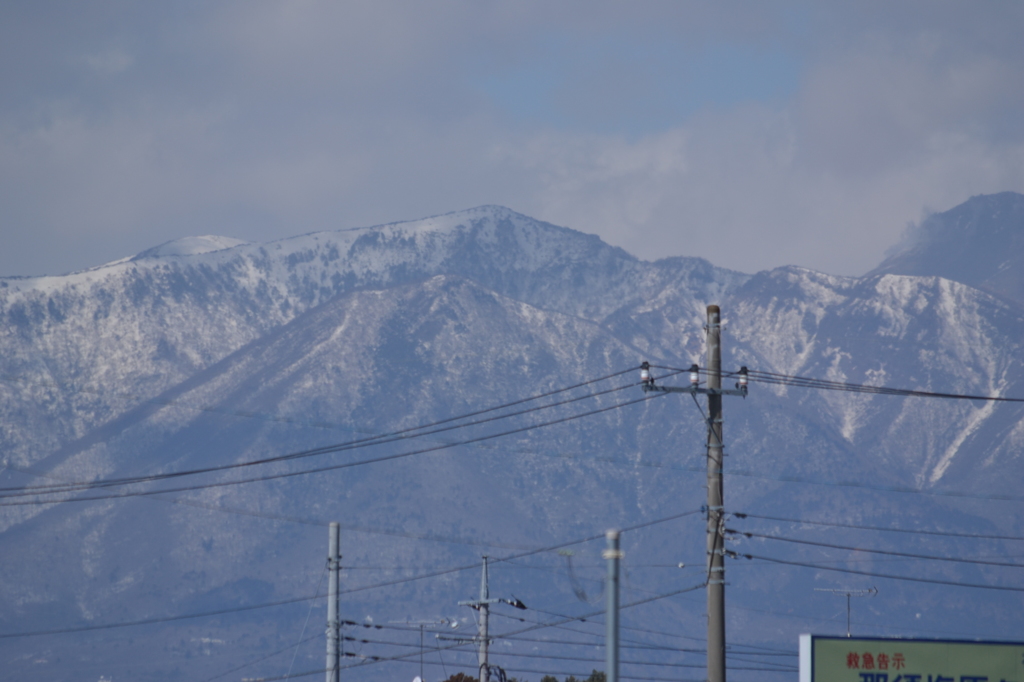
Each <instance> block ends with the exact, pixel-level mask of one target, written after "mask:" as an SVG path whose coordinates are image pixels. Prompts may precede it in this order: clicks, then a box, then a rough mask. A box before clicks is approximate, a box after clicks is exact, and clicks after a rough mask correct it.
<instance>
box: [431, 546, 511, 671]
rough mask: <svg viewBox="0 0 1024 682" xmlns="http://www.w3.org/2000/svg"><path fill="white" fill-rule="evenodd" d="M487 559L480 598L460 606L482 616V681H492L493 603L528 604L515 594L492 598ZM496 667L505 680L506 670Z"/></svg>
mask: <svg viewBox="0 0 1024 682" xmlns="http://www.w3.org/2000/svg"><path fill="white" fill-rule="evenodd" d="M487 559H488V557H487V555H486V554H485V555H484V557H483V560H484V565H483V573H482V574H481V575H480V598H479V599H471V600H467V601H460V602H459V606H468V607H470V608H472V609H476V610H477V611H479V612H480V618H479V620H478V623H479V625H478V633H479V634H478V635H477V637H476V641H477V644H478V645H479V650H478V654H477V658H478V660H479V662H480V677H479V680H480V682H490V680H491V665H490V661H489V660H488V658H487V654H488V651H487V650H488V646H489V644H490V634H489V632H488V630H487V626H488V616H489V615H490V612H491V604H497V603H499V602H500V603H502V604H508V605H509V606H514V607H516V608H517V609H525V608H526V604H524V603H523V602H521V601H519V600H518V599H516V598H515V597H514V596H513V598H512V599H502V598H493V599H492V598H491V596H490V591H489V589H488V584H487ZM438 639H450V638H448V637H440V636H439V637H438ZM457 641H466V640H457ZM495 669H496V670H497V671H498V675H499V678H500V679H501V681H502V682H504V679H505V678H504V675H505V673H504V671H503V670H502V669H501V668H498V667H496V666H495Z"/></svg>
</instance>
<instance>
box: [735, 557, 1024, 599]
mask: <svg viewBox="0 0 1024 682" xmlns="http://www.w3.org/2000/svg"><path fill="white" fill-rule="evenodd" d="M727 555H728V556H731V557H733V558H739V557H743V558H744V559H758V560H760V561H768V562H771V563H774V564H785V565H787V566H802V567H804V568H814V569H818V570H821V571H834V572H837V573H849V574H852V575H866V576H868V577H870V578H888V579H889V580H904V581H907V582H914V583H928V584H931V585H949V586H951V587H973V588H976V589H981V590H999V591H1003V592H1024V587H1011V586H1008V585H983V584H981V583H963V582H956V581H953V580H938V579H935V578H915V577H912V576H907V575H889V574H887V573H875V572H872V571H857V570H854V569H852V568H839V567H838V566H822V565H821V564H811V563H805V562H802V561H787V560H786V559H778V558H775V557H766V556H758V555H757V554H741V553H739V552H732V551H729V552H727Z"/></svg>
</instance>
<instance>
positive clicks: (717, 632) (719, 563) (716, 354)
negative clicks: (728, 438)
mask: <svg viewBox="0 0 1024 682" xmlns="http://www.w3.org/2000/svg"><path fill="white" fill-rule="evenodd" d="M721 341H722V339H721V319H720V311H719V309H718V306H717V305H709V306H708V341H707V344H708V345H707V351H708V384H707V388H708V462H707V464H708V533H707V545H708V654H707V658H708V660H707V663H708V682H725V518H724V515H723V506H722V505H723V504H724V499H723V493H722V448H723V446H722V394H721V390H722V342H721Z"/></svg>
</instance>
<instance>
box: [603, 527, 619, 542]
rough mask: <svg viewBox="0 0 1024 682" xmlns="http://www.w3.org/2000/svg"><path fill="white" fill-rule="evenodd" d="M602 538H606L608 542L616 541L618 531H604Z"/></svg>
mask: <svg viewBox="0 0 1024 682" xmlns="http://www.w3.org/2000/svg"><path fill="white" fill-rule="evenodd" d="M604 536H605V537H606V538H608V539H609V540H618V539H619V531H617V530H615V529H612V530H608V531H605V534H604Z"/></svg>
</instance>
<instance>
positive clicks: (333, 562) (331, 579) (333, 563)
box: [326, 522, 341, 682]
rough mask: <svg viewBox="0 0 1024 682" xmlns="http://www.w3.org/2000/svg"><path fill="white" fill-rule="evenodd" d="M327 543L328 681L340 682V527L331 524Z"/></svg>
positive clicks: (333, 523)
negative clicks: (328, 572)
mask: <svg viewBox="0 0 1024 682" xmlns="http://www.w3.org/2000/svg"><path fill="white" fill-rule="evenodd" d="M328 532H329V540H328V543H327V547H328V551H327V567H328V570H329V571H330V575H329V576H328V578H327V680H326V682H338V680H339V678H340V674H341V670H340V669H339V666H340V655H339V654H340V647H339V646H338V640H339V634H340V633H339V630H340V627H341V623H340V622H339V621H338V569H339V568H340V566H341V554H340V544H341V543H340V542H339V535H340V526H339V525H338V524H337V522H331V525H330V529H329V531H328Z"/></svg>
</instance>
